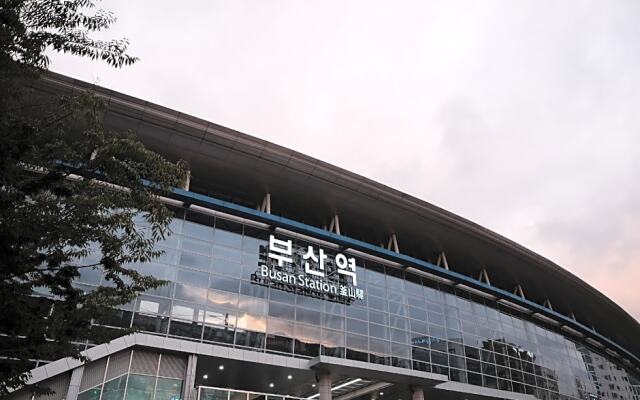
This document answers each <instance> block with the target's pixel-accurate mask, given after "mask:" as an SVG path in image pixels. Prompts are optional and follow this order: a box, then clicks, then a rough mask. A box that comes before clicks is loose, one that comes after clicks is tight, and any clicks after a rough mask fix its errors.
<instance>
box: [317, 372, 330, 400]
mask: <svg viewBox="0 0 640 400" xmlns="http://www.w3.org/2000/svg"><path fill="white" fill-rule="evenodd" d="M319 380H320V381H319V382H318V386H319V389H320V390H319V393H320V398H319V400H331V375H330V374H329V373H328V372H320V376H319Z"/></svg>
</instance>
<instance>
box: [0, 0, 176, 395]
mask: <svg viewBox="0 0 640 400" xmlns="http://www.w3.org/2000/svg"><path fill="white" fill-rule="evenodd" d="M1 4H2V5H1V6H0V23H1V25H0V29H1V31H2V32H1V35H0V46H1V47H0V74H1V76H0V96H1V98H0V135H1V136H0V143H1V145H0V304H2V317H1V318H0V397H2V396H3V395H5V394H7V393H8V392H9V391H10V390H13V389H16V388H19V387H21V386H23V385H24V384H25V383H26V381H27V380H28V378H29V374H28V372H27V371H28V369H29V368H30V367H31V366H32V360H38V359H45V360H54V359H58V358H61V357H65V356H74V357H80V354H79V352H78V350H77V347H76V346H75V345H74V342H83V341H86V340H90V341H91V342H93V343H100V342H103V341H106V340H109V339H110V338H112V337H113V332H110V331H107V330H104V329H99V327H97V326H95V325H93V326H92V323H91V321H92V319H95V318H98V317H99V316H101V315H104V314H105V313H108V312H110V311H111V310H113V309H114V308H115V307H117V306H118V305H121V304H125V303H128V302H130V301H132V300H133V299H134V298H135V297H136V296H137V295H138V294H139V293H141V292H142V291H144V290H146V289H149V288H154V287H157V286H158V285H161V284H163V282H162V281H160V280H158V279H155V278H153V277H150V276H143V275H141V274H139V273H138V272H136V271H135V270H134V269H132V268H131V267H130V266H131V265H132V264H133V263H140V262H146V261H149V260H151V259H153V258H154V257H156V256H158V255H159V252H158V251H156V249H155V243H156V242H157V241H158V240H161V239H162V238H164V237H165V236H166V235H167V234H168V233H169V229H168V224H169V222H170V219H171V212H170V211H169V210H168V209H167V208H166V207H165V206H164V205H163V203H162V202H161V201H160V199H159V197H158V196H159V195H162V194H164V193H167V192H168V191H169V190H170V188H171V187H172V186H177V185H179V184H180V183H181V180H182V179H183V177H184V176H185V170H184V167H183V165H182V164H181V163H171V162H169V161H167V160H164V159H163V158H162V157H161V156H159V155H158V154H155V153H153V152H152V151H150V150H148V149H146V148H145V147H144V145H143V144H142V143H141V142H140V141H138V140H137V139H136V137H135V136H134V135H133V134H131V133H126V132H125V133H119V132H109V131H106V130H105V129H104V126H103V111H104V109H105V105H104V103H103V101H102V100H101V99H100V98H98V97H97V96H95V95H92V94H90V93H84V94H81V95H79V96H75V97H63V98H51V97H46V96H44V97H43V96H37V95H35V94H34V91H33V90H31V89H29V87H30V86H32V85H31V83H32V82H33V81H34V80H37V79H39V77H40V76H41V75H42V74H44V73H46V69H47V67H48V58H47V56H46V53H45V52H46V51H47V50H48V49H53V50H56V51H62V52H67V53H71V54H75V55H78V56H83V57H89V58H91V59H101V60H104V61H106V62H107V63H109V64H110V65H112V66H114V67H121V66H123V65H129V64H132V63H134V62H135V61H137V59H136V58H135V57H131V56H129V55H127V54H126V48H127V42H126V40H115V41H107V42H103V41H98V40H94V39H92V38H91V37H90V34H91V33H93V32H96V31H99V30H102V29H106V28H108V27H109V25H110V24H111V23H113V22H114V21H115V18H114V17H113V15H112V14H110V13H107V12H104V11H102V10H98V11H94V10H93V7H94V4H93V2H92V1H90V0H71V1H65V0H2V3H1ZM92 11H93V12H92ZM90 12H92V13H90ZM90 254H93V255H94V256H96V255H97V261H95V262H91V263H86V262H85V263H83V260H84V259H85V257H87V256H88V255H90ZM90 268H93V269H99V270H101V271H102V273H103V274H104V277H105V279H106V280H107V281H108V283H109V284H108V285H105V286H101V287H98V288H97V289H96V290H94V291H91V292H89V293H85V292H83V291H82V290H80V289H78V288H77V286H75V285H74V280H75V279H76V278H78V277H79V275H80V273H81V272H82V271H83V270H84V269H90ZM36 293H39V295H35V294H36ZM43 294H44V295H43ZM122 333H123V332H117V333H116V334H122Z"/></svg>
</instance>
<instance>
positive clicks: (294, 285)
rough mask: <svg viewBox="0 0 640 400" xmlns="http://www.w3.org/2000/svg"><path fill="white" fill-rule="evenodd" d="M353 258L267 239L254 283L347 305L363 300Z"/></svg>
mask: <svg viewBox="0 0 640 400" xmlns="http://www.w3.org/2000/svg"><path fill="white" fill-rule="evenodd" d="M356 268H357V266H356V259H355V258H354V257H349V256H347V255H345V254H343V253H334V252H332V251H327V250H325V249H323V248H321V247H318V246H313V245H305V246H294V244H293V241H292V240H291V239H278V238H276V237H275V236H274V235H270V236H269V245H268V247H267V246H260V262H259V265H258V269H257V270H256V272H255V273H254V274H253V275H252V277H251V278H252V280H253V282H254V283H257V284H261V285H264V286H269V287H274V288H277V289H281V290H286V291H290V292H295V293H300V294H304V295H308V296H313V297H319V298H322V299H326V300H330V301H336V302H340V303H351V302H352V301H353V300H356V299H363V298H364V291H363V290H362V289H360V288H358V278H357V275H356Z"/></svg>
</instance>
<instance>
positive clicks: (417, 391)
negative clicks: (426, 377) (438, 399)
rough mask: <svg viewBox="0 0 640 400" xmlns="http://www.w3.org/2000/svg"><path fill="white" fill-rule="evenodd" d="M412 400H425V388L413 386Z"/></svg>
mask: <svg viewBox="0 0 640 400" xmlns="http://www.w3.org/2000/svg"><path fill="white" fill-rule="evenodd" d="M411 400H424V388H423V387H422V386H413V385H412V386H411Z"/></svg>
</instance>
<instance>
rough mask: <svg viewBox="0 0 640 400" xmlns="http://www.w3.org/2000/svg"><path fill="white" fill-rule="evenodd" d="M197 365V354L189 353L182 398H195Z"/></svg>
mask: <svg viewBox="0 0 640 400" xmlns="http://www.w3.org/2000/svg"><path fill="white" fill-rule="evenodd" d="M197 367H198V356H197V355H195V354H189V359H188V360H187V375H186V376H185V378H184V385H183V386H182V399H183V400H191V399H195V398H196V395H197V394H196V390H195V386H196V369H197Z"/></svg>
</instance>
